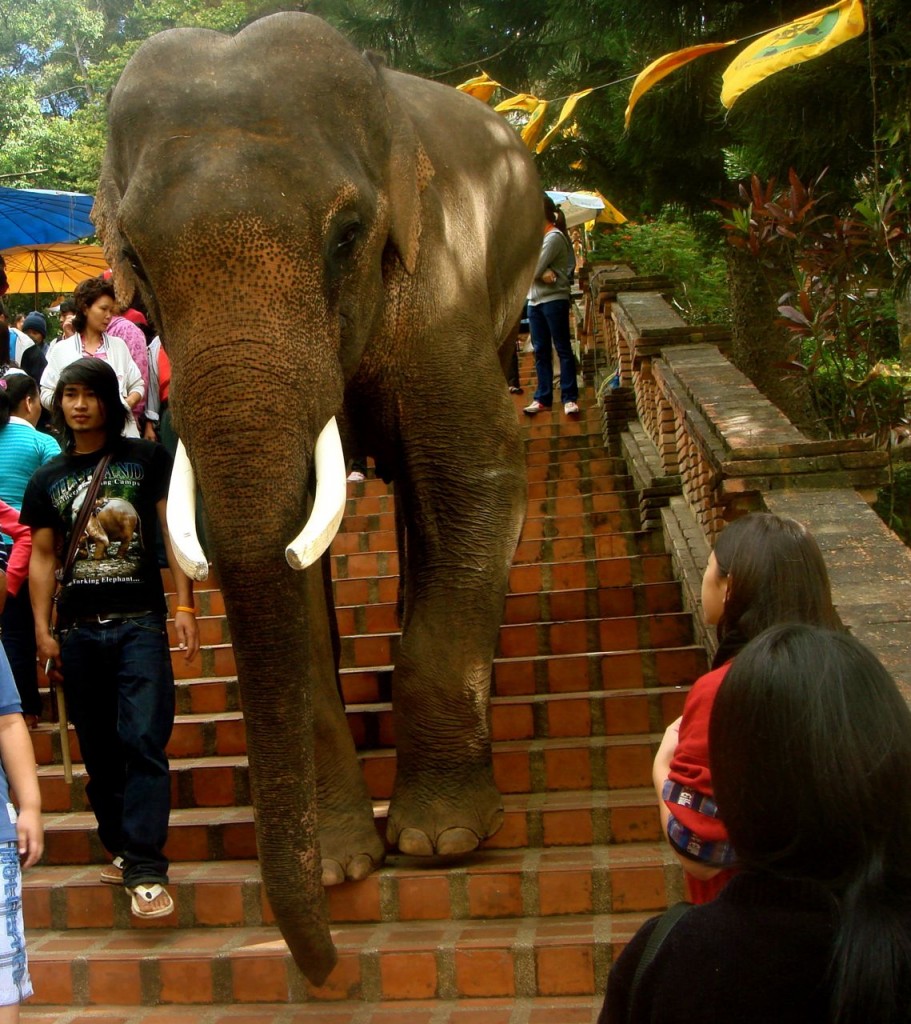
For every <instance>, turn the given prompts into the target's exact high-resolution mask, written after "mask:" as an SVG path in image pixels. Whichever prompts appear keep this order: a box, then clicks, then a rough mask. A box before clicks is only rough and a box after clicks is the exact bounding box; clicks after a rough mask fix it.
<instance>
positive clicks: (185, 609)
mask: <svg viewBox="0 0 911 1024" xmlns="http://www.w3.org/2000/svg"><path fill="white" fill-rule="evenodd" d="M174 610H175V611H178V612H189V613H190V614H191V615H195V614H196V609H195V608H188V607H187V606H186V605H185V604H179V605H178V606H177V607H176V608H175V609H174Z"/></svg>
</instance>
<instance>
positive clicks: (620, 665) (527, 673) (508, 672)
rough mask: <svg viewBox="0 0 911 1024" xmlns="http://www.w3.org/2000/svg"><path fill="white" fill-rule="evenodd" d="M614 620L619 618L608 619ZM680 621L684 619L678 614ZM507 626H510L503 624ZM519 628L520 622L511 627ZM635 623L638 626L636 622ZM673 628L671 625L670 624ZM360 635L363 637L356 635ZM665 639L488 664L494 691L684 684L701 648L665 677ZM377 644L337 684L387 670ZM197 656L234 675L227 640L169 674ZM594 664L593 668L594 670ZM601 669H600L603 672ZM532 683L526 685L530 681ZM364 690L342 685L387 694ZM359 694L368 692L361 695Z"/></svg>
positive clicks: (383, 640) (382, 639)
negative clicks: (654, 644) (648, 645)
mask: <svg viewBox="0 0 911 1024" xmlns="http://www.w3.org/2000/svg"><path fill="white" fill-rule="evenodd" d="M660 618H662V619H664V620H667V621H669V620H668V617H667V616H662V617H660ZM648 619H649V616H640V617H639V618H638V619H637V620H636V622H637V623H639V622H640V621H641V622H643V625H644V626H647V620H648ZM613 621H616V622H619V621H621V620H613ZM679 621H680V622H683V619H679ZM504 628H510V627H504ZM516 628H519V627H516ZM637 628H638V626H637ZM675 628H676V627H675ZM685 628H686V629H689V628H690V626H689V624H687V625H686V627H685ZM359 639H365V638H359ZM664 639H665V640H666V641H667V642H666V643H665V644H664V645H663V646H662V647H659V648H657V649H655V650H647V651H638V650H624V648H623V646H622V645H621V644H620V637H619V636H616V635H615V637H614V639H613V642H612V641H611V638H610V636H608V643H607V644H606V645H605V646H606V647H608V650H604V651H601V650H597V651H588V652H580V653H577V654H560V655H536V656H533V657H532V656H530V655H529V656H527V657H514V658H504V657H500V658H498V659H497V660H496V661H495V662H494V665H493V692H494V693H495V694H496V693H498V694H500V695H501V696H505V695H508V694H516V693H535V692H545V691H547V690H548V689H556V690H560V691H566V690H587V689H598V690H600V689H603V688H605V687H607V688H608V689H616V688H619V687H627V688H629V687H635V686H643V685H649V682H650V681H654V682H655V683H656V684H657V683H659V682H663V683H665V684H666V685H671V686H677V685H680V684H688V683H691V682H692V681H693V679H695V678H697V676H698V675H699V672H698V671H697V672H696V674H695V675H692V674H689V673H690V669H691V667H692V666H693V665H695V664H704V662H705V658H704V651H702V657H701V658H689V657H688V658H686V661H685V665H686V668H685V669H684V670H683V671H682V672H681V671H680V670H679V668H677V669H673V670H670V669H669V668H668V670H670V671H671V675H670V676H668V677H662V676H661V675H660V674H657V673H656V670H655V668H654V666H655V665H657V664H658V663H659V662H661V660H662V659H661V658H660V655H661V652H662V650H670V651H676V650H678V649H679V647H680V644H679V642H675V641H674V640H673V638H672V637H671V636H668V637H665V638H664ZM374 640H375V641H376V643H374V644H373V645H372V646H371V648H365V647H362V648H360V650H361V651H367V650H368V649H370V650H372V651H373V652H374V653H375V654H377V655H378V656H381V660H378V661H376V662H374V663H373V664H370V663H369V659H367V658H366V654H365V655H364V663H363V664H361V665H343V666H342V669H341V674H342V685H343V687H345V673H351V672H353V671H356V670H364V671H366V672H367V673H368V675H370V676H372V675H373V674H374V673H375V672H378V671H379V672H387V671H390V670H391V668H392V663H391V660H390V658H389V654H390V651H391V648H392V645H391V643H390V640H391V637H390V635H389V634H379V635H377V636H376V637H374ZM630 655H631V656H632V657H633V658H634V659H635V658H641V661H642V666H643V668H644V670H645V673H644V674H643V673H642V671H639V670H637V669H636V668H635V667H633V666H631V665H630V664H629V657H628V656H630ZM616 656H620V657H619V658H617V660H615V661H612V662H610V663H608V660H609V659H613V658H615V657H616ZM574 658H594V659H597V664H585V663H582V662H572V659H574ZM664 660H665V661H667V660H670V661H675V662H678V658H677V657H676V656H672V657H671V659H664ZM200 661H201V670H202V678H209V679H221V678H223V677H226V676H235V675H236V674H237V668H236V666H235V663H234V651H233V648H232V647H231V645H230V644H223V645H216V644H213V645H209V646H207V647H203V648H201V650H200V658H199V659H194V660H193V661H192V662H189V663H187V662H185V661H183V660H182V659H176V660H175V663H174V675H175V678H177V679H195V678H199V677H200V676H199V673H200ZM542 661H546V662H550V664H551V669H550V670H549V671H548V672H546V673H544V674H542V672H541V663H542ZM593 669H594V670H595V672H594V674H593ZM602 670H603V671H602ZM575 672H578V673H581V676H580V679H579V680H578V681H577V682H575V683H573V682H572V680H571V674H572V673H575ZM517 680H519V681H520V682H519V688H513V687H515V685H516V681H517ZM529 684H531V685H529ZM367 685H368V687H369V690H367V691H365V690H362V689H361V688H360V686H356V688H355V689H354V690H353V691H352V692H349V690H348V689H347V688H346V689H345V690H344V692H345V699H346V701H353V702H356V703H370V702H373V701H376V700H384V699H386V697H383V696H381V695H380V694H381V690H380V688H379V686H377V685H376V684H375V683H374V682H373V681H372V680H370V681H368V683H367ZM364 694H367V695H366V696H365V695H364Z"/></svg>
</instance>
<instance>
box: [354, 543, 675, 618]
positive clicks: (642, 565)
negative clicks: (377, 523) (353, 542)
mask: <svg viewBox="0 0 911 1024" xmlns="http://www.w3.org/2000/svg"><path fill="white" fill-rule="evenodd" d="M382 558H383V556H377V555H375V554H371V555H349V556H348V558H347V564H346V566H345V569H346V571H347V572H348V575H347V576H344V577H342V576H339V577H337V578H336V580H335V601H336V604H338V605H353V604H368V603H369V604H375V603H380V604H382V603H388V602H394V601H395V600H396V599H397V597H398V584H399V577H398V575H397V574H394V573H392V572H390V571H389V569H388V566H387V567H386V569H385V571H374V570H379V564H380V559H382ZM673 581H674V574H673V568H672V566H671V560H670V556H669V555H667V554H658V553H652V554H644V555H616V556H613V557H608V558H598V559H592V558H587V559H577V560H574V561H564V562H541V563H536V564H530V565H528V564H526V565H514V566H512V568H511V569H510V571H509V587H508V591H507V593H510V594H531V593H548V592H550V591H553V590H587V589H591V588H611V587H628V586H632V585H634V584H640V583H671V582H673Z"/></svg>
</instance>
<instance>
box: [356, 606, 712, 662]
mask: <svg viewBox="0 0 911 1024" xmlns="http://www.w3.org/2000/svg"><path fill="white" fill-rule="evenodd" d="M692 640H693V622H692V616H691V615H690V614H689V613H688V612H675V613H670V614H667V615H642V616H635V617H632V618H614V619H588V620H579V621H575V622H545V623H523V624H517V625H505V626H501V627H500V632H499V638H498V641H497V653H496V656H497V657H501V658H521V657H531V656H533V655H535V654H539V655H548V654H582V653H584V652H586V651H601V652H605V653H608V652H611V651H624V650H629V649H630V648H632V647H637V646H639V647H681V646H684V645H686V644H689V643H692ZM400 641H401V638H400V635H399V634H398V633H373V634H365V635H361V636H343V637H342V638H341V664H342V666H344V667H346V668H355V667H361V666H369V665H383V664H386V663H387V662H392V661H395V659H396V658H397V656H398V652H399V645H400Z"/></svg>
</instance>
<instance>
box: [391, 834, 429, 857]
mask: <svg viewBox="0 0 911 1024" xmlns="http://www.w3.org/2000/svg"><path fill="white" fill-rule="evenodd" d="M399 849H400V850H401V851H402V853H408V854H411V855H412V856H413V857H432V856H433V855H434V853H435V852H436V851H435V850H434V848H433V843H431V841H430V839H429V837H428V836H427V835H426V834H425V833H424V832H421V831H420V829H416V828H403V829H402V831H401V832H400V833H399Z"/></svg>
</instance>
